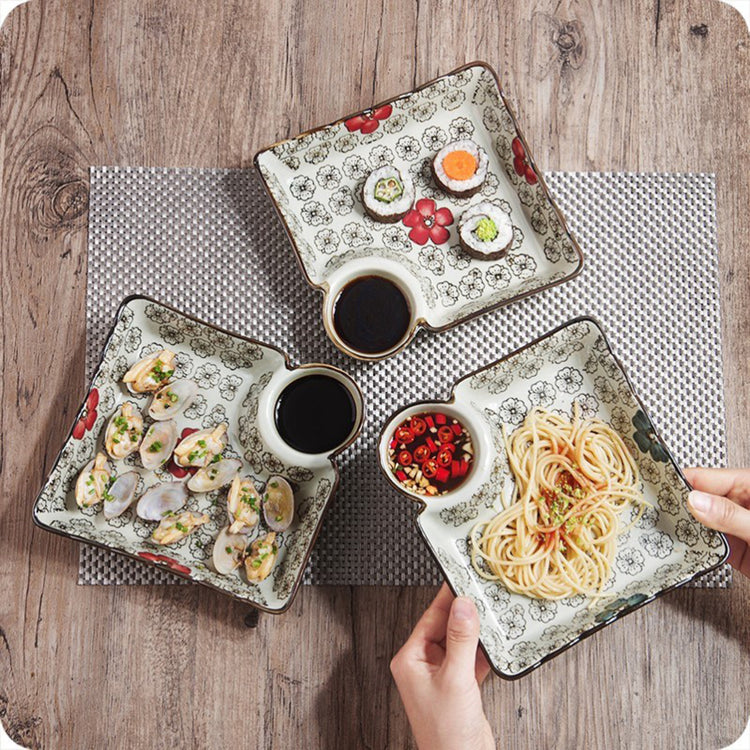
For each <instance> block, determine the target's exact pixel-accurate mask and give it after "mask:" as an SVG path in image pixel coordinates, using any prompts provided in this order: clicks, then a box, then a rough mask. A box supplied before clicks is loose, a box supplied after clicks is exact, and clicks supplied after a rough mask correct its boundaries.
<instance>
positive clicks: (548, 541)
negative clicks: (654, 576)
mask: <svg viewBox="0 0 750 750" xmlns="http://www.w3.org/2000/svg"><path fill="white" fill-rule="evenodd" d="M503 437H504V439H505V445H506V450H507V454H508V460H509V463H510V468H511V471H512V472H513V475H514V477H515V484H516V489H515V495H514V498H513V502H512V503H511V504H510V505H509V506H508V507H507V508H506V509H505V510H503V511H502V512H501V513H499V514H498V515H497V516H495V518H493V519H492V520H491V521H489V522H479V523H478V524H476V525H475V526H474V528H473V529H472V530H471V533H470V542H471V545H470V548H471V561H472V565H473V566H474V569H475V570H476V572H477V573H478V575H480V576H482V577H483V578H485V579H488V580H495V581H500V582H502V583H503V584H504V585H505V586H506V587H507V588H508V590H510V591H514V592H516V593H519V594H525V595H526V596H530V597H534V598H537V599H564V598H566V597H569V596H573V595H575V594H584V595H585V596H587V597H595V596H598V595H601V592H602V590H603V588H604V586H605V585H606V583H607V580H608V579H609V577H610V573H611V569H612V562H613V560H614V556H615V552H616V549H617V541H616V540H617V535H618V533H619V516H620V514H621V513H622V512H623V510H624V509H625V508H626V507H628V506H629V505H630V504H631V503H633V504H636V505H638V506H639V514H638V515H639V516H640V513H642V512H643V506H644V504H645V501H644V499H643V495H642V494H641V492H640V489H639V488H640V475H639V472H638V468H637V466H636V464H635V461H634V460H633V457H632V456H631V454H630V451H629V450H628V449H627V447H626V445H625V443H624V442H623V441H622V438H621V437H620V436H619V435H618V434H617V433H616V432H615V431H614V430H613V429H612V428H611V427H610V426H609V425H607V424H605V423H604V422H602V421H600V420H598V419H580V417H579V414H578V408H577V405H576V406H575V407H574V414H573V420H572V421H570V420H569V419H567V418H566V417H562V416H558V415H557V414H553V413H551V412H548V411H545V410H543V409H534V410H533V411H531V412H530V413H529V414H528V415H527V417H526V419H525V420H524V422H523V424H522V425H521V426H520V427H518V429H517V430H516V431H515V432H514V433H513V434H512V435H511V436H510V438H509V437H508V436H507V434H506V432H505V429H503ZM636 520H637V518H636Z"/></svg>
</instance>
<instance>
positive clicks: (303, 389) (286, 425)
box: [274, 375, 357, 454]
mask: <svg viewBox="0 0 750 750" xmlns="http://www.w3.org/2000/svg"><path fill="white" fill-rule="evenodd" d="M274 419H275V422H276V429H277V430H278V432H279V435H280V436H281V438H282V440H284V442H285V443H287V445H289V446H291V447H292V448H294V450H296V451H300V452H301V453H312V454H315V453H325V452H326V451H330V450H333V449H334V448H336V447H338V446H339V445H342V444H343V443H344V442H345V441H346V439H347V438H348V437H349V436H350V435H351V433H352V430H353V429H354V425H355V424H356V421H357V407H356V404H355V403H354V399H353V398H352V394H351V393H350V391H349V389H348V388H347V387H346V386H345V385H344V384H343V383H341V382H340V381H338V380H336V379H335V378H332V377H329V376H328V375H306V376H304V377H301V378H297V379H296V380H293V381H292V382H291V383H289V385H288V386H287V387H286V388H284V390H283V391H282V392H281V395H280V396H279V398H278V400H277V401H276V411H275V415H274Z"/></svg>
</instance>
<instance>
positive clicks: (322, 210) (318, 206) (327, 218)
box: [300, 201, 331, 227]
mask: <svg viewBox="0 0 750 750" xmlns="http://www.w3.org/2000/svg"><path fill="white" fill-rule="evenodd" d="M300 214H301V216H302V219H303V221H305V222H306V223H307V224H309V225H310V226H311V227H318V226H320V225H321V224H330V223H331V214H329V213H328V211H327V210H326V207H325V206H324V205H323V204H322V203H321V202H320V201H308V202H307V203H305V205H304V206H302V210H301V212H300Z"/></svg>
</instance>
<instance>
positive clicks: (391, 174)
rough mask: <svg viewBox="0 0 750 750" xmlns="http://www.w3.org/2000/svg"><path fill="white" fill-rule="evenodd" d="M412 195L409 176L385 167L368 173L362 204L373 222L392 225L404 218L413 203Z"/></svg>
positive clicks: (412, 185)
mask: <svg viewBox="0 0 750 750" xmlns="http://www.w3.org/2000/svg"><path fill="white" fill-rule="evenodd" d="M414 195H415V192H414V183H413V182H412V181H411V178H410V177H409V175H405V174H402V173H401V172H400V171H399V170H398V169H396V167H392V166H388V165H387V166H385V167H380V168H379V169H376V170H375V171H374V172H370V176H369V177H368V178H367V180H365V184H364V187H363V188H362V203H363V205H364V207H365V211H367V213H368V214H369V215H370V216H371V217H372V218H373V219H375V221H382V222H385V223H388V224H392V223H393V222H396V221H399V220H400V219H403V218H404V216H406V214H407V213H408V212H409V209H410V208H411V204H412V203H414Z"/></svg>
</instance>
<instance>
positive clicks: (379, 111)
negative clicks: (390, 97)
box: [344, 104, 393, 135]
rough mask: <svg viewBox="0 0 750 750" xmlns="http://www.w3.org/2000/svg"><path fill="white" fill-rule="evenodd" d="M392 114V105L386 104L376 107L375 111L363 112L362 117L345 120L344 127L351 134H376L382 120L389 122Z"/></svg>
mask: <svg viewBox="0 0 750 750" xmlns="http://www.w3.org/2000/svg"><path fill="white" fill-rule="evenodd" d="M391 112H393V107H391V105H390V104H385V105H383V106H382V107H375V109H371V110H368V111H367V112H363V113H362V114H361V115H355V116H354V117H350V118H349V119H348V120H344V125H346V129H347V130H348V131H349V132H350V133H353V132H354V131H355V130H359V131H360V132H361V133H362V134H363V135H367V134H368V133H373V132H375V131H376V130H377V129H378V125H380V120H387V119H388V118H389V117H390V116H391Z"/></svg>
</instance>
